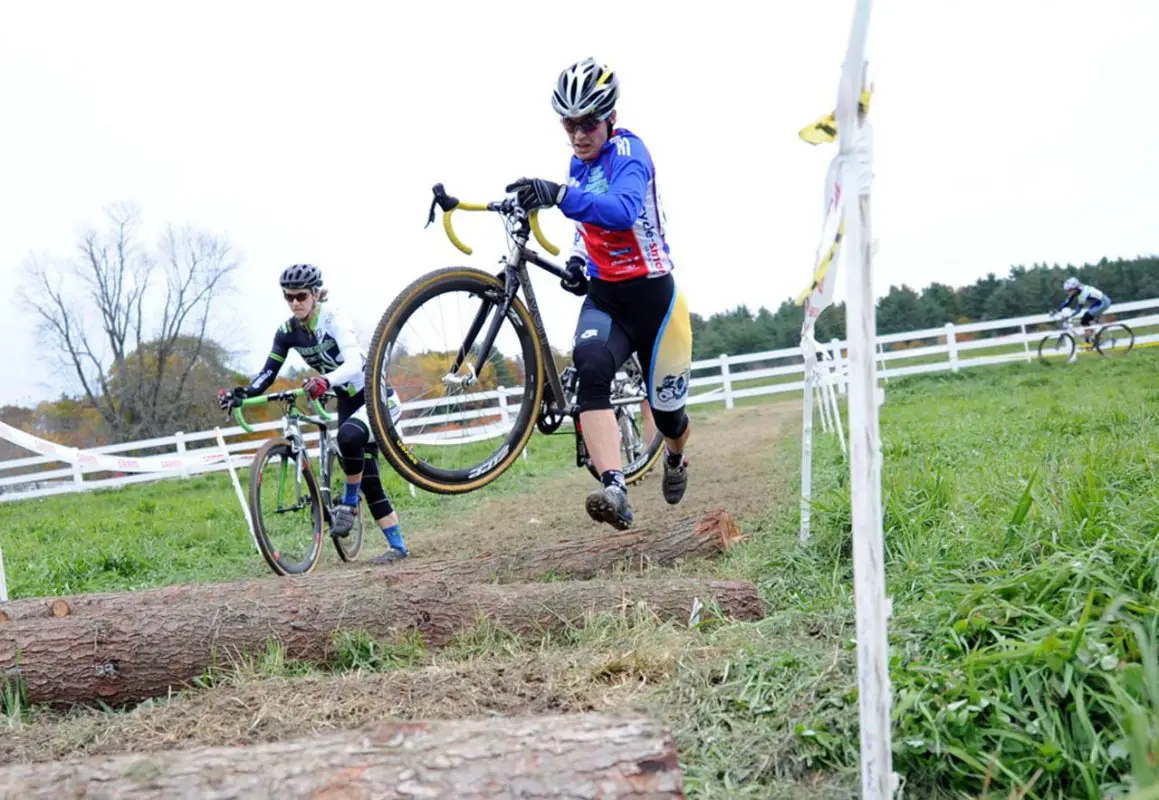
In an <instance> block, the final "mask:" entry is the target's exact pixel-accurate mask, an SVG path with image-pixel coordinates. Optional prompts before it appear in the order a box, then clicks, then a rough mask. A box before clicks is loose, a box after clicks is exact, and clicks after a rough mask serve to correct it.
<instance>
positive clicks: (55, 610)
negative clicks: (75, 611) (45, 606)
mask: <svg viewBox="0 0 1159 800" xmlns="http://www.w3.org/2000/svg"><path fill="white" fill-rule="evenodd" d="M49 611H50V612H51V613H52V616H54V617H67V616H68V615H69V612H70V611H71V609H70V608H69V607H68V603H66V602H65V601H64V600H62V599H61V598H59V597H58V598H56V599H55V600H53V601H52V605H51V606H50V607H49Z"/></svg>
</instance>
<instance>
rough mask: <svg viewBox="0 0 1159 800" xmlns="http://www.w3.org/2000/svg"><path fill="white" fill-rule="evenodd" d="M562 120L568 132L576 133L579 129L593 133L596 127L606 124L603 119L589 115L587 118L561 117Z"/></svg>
mask: <svg viewBox="0 0 1159 800" xmlns="http://www.w3.org/2000/svg"><path fill="white" fill-rule="evenodd" d="M560 122H562V123H563V129H564V130H565V131H567V132H568V133H575V132H576V131H577V130H578V131H583V132H584V133H591V132H592V131H594V130H595V129H596V128H598V127H600V126H601V125H603V124H604V121H603V120H600V119H595V118H593V117H588V118H586V119H567V118H566V117H565V118H563V119H561V120H560Z"/></svg>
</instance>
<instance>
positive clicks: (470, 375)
mask: <svg viewBox="0 0 1159 800" xmlns="http://www.w3.org/2000/svg"><path fill="white" fill-rule="evenodd" d="M432 191H433V192H434V200H433V201H432V202H431V208H430V214H429V216H428V219H427V225H430V224H431V223H432V222H434V218H435V207H436V206H438V207H439V208H441V209H442V210H443V229H444V230H445V231H446V234H447V238H449V239H450V240H451V243H452V244H454V245H455V247H457V248H458V249H459V250H461V251H462V252H464V253H466V254H467V255H470V254H471V252H472V250H471V248H470V247H468V246H467V245H465V244H463V242H462V241H461V240H460V239H459V237H458V236H456V235H455V229H454V227H453V226H452V224H451V214H452V213H453V212H454V211H455V210H457V209H462V210H465V211H493V212H496V213H498V214H499V215H500V216H502V217H503V220H504V223H505V225H506V228H507V234H508V238H509V239H510V248H509V250H508V253H507V255H506V256H502V257H501V258H500V259H499V260H500V263H501V264H502V266H503V271H502V273H500V274H499V275H498V276H497V277H499V278H501V279H502V280H503V296H502V298H499V297H484V298H483V302H482V304H481V305H480V308H479V310H478V311H477V312H476V314H475V318H474V319H473V320H472V322H471V325H470V327H469V329H468V331H467V334H466V336H465V338H464V340H463V343H462V345H460V347H459V350H458V352H457V353H456V356H455V360H454V363H453V364H452V365H451V368H450V370H449V371H448V372H447V373H446V375H444V376H443V383H444V385H445V386H448V387H451V386H454V387H457V388H460V389H462V388H467V387H469V386H471V385H472V384H473V383H474V382H475V381H476V380H478V376H479V375H480V374H481V373H482V371H483V367H484V365H485V364H486V363H487V359H488V356H489V355H490V353H491V348H492V346H493V345H494V343H495V339H496V337H497V336H498V335H499V328H500V326H501V325H502V324H503V320H504V318H505V317H507V316H508V315H509V314H510V312H511V305H512V303H513V302H514V300H515V297H516V295H518V293H519V290H520V288H522V289H523V295H524V300H525V304H526V306H527V310H528V312H529V313H530V315H531V321H532V326H533V329H534V335H535V336H536V338H537V339H538V340H539V345H540V350H541V352H542V353H543V354H544V356H543V358H542V359H541V364H542V365H543V371H544V373H545V375H544V377H545V378H546V379H547V387H546V389H545V396H544V398H543V402H542V405H541V407H540V409H539V414H538V417H537V419H536V426H537V427H538V428H539V430H540V432H541V433H544V434H551V433H554V432H555V431H556V430H557V429H558V428H559V426H560V424H562V422H563V417H564V416H570V417H572V418H573V419H574V420H575V438H576V466H580V467H582V466H583V465H584V464H585V463H586V460H587V458H588V453H587V447H586V445H585V442H584V438H583V433H582V428H581V425H580V421H579V414H578V413H577V411H576V402H575V391H574V389H575V386H574V382H573V381H571V380H570V379H571V378H572V377H573V376H574V372H575V370H574V367H568V368H567V369H565V370H564V371H563V373H561V372H560V369H559V366H558V365H557V364H556V363H555V357H554V355H553V354H552V350H551V344H550V342H549V341H548V338H547V329H546V327H545V326H544V324H543V317H542V315H541V314H540V311H539V304H538V303H537V302H536V299H535V290H534V288H533V287H532V285H531V278H530V275H529V272H528V269H527V265H528V264H534V265H535V266H537V267H539V268H540V269H543V270H544V271H545V272H548V273H550V274H551V275H554V276H555V277H557V278H561V279H562V278H564V276H565V275H566V272H565V270H564V269H563V268H561V267H560V266H558V265H557V264H554V263H552V262H551V261H549V260H548V259H546V258H544V257H543V256H541V255H540V254H539V253H537V252H536V251H535V250H534V249H532V248H531V247H529V246H528V241H529V239H530V238H531V236H532V235H534V236H535V239H536V241H538V242H539V244H540V245H541V246H542V247H543V248H544V249H545V250H547V251H548V252H550V253H551V254H552V255H559V252H560V251H559V248H558V247H556V246H555V245H553V244H552V243H551V242H549V241H547V239H546V238H545V237H544V235H543V231H542V230H541V229H540V227H539V223H538V211H532V212H531V213H530V214H529V213H527V212H526V211H525V210H524V209H523V208H522V207H521V206H520V205H519V204H518V202H517V201H516V200H515V199H513V198H507V199H505V200H501V201H496V202H491V203H463V202H461V201H460V200H459V199H458V198H456V197H452V196H450V195H448V194H447V193H446V191H445V190H444V188H443V185H442V184H441V183H440V184H435V186H434V187H433V189H432ZM492 308H494V309H496V311H497V313H496V314H495V316H494V317H493V318H492V319H491V322H490V324H489V325H488V327H487V330H486V332H485V333H484V334H483V339H482V343H481V344H480V345H479V348H478V350H477V353H476V356H475V362H474V364H466V362H467V359H468V354H469V353H471V351H472V349H473V348H474V347H475V342H476V339H477V338H478V337H479V334H480V333H482V332H483V325H484V323H485V322H486V321H487V317H488V316H489V315H490V313H491V310H492ZM464 364H466V368H467V371H468V372H467V374H466V375H460V374H459V371H460V370H461V369H462V368H463V366H464ZM639 369H640V367H639V361H638V358H637V356H636V354H634V353H633V354H632V357H631V364H630V366H627V369H626V371H627V372H628V378H629V380H631V379H632V377H633V373H634V372H636V373H638V372H639ZM565 375H567V376H568V378H569V381H568V382H569V384H570V385H569V386H565V385H564V376H565ZM623 383H624V382H623V381H622V379H620V378H616V379H615V381H614V382H613V393H616V391H617V389H622V388H623ZM569 390H570V391H569ZM646 399H647V396H646V394H645V395H642V396H637V395H633V396H628V397H613V398H612V401H611V402H612V406H613V408H614V409H618V408H619V407H621V406H629V405H634V404H639V403H641V402H642V401H643V400H646ZM619 416H620V415H619V414H617V417H619ZM621 427H622V425H621ZM621 435H622V436H624V435H626V434H624V432H623V431H621Z"/></svg>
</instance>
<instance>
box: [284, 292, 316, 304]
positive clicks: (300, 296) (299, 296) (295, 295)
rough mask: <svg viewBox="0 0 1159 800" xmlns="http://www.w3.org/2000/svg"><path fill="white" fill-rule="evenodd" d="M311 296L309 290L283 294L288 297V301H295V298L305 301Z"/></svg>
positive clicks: (301, 301) (300, 301)
mask: <svg viewBox="0 0 1159 800" xmlns="http://www.w3.org/2000/svg"><path fill="white" fill-rule="evenodd" d="M309 296H310V293H309V292H295V293H293V294H285V293H283V294H282V297H284V298H286V302H287V303H293V302H294V301H295V300H296V301H298V302H299V303H305V302H306V299H307V298H308V297H309Z"/></svg>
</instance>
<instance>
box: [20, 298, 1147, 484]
mask: <svg viewBox="0 0 1159 800" xmlns="http://www.w3.org/2000/svg"><path fill="white" fill-rule="evenodd" d="M1111 314H1112V315H1114V316H1115V317H1116V318H1117V319H1119V320H1121V321H1124V322H1128V323H1129V324H1130V325H1131V327H1132V328H1133V329H1134V330H1135V347H1139V346H1141V345H1149V344H1154V343H1156V342H1159V298H1155V299H1152V300H1140V301H1136V302H1130V303H1122V304H1116V305H1115V306H1113V307H1112V308H1111ZM1044 324H1049V325H1051V327H1050V328H1041V327H1040V326H1042V325H1044ZM1151 326H1155V327H1156V329H1157V330H1156V332H1154V333H1152V332H1150V331H1147V330H1143V331H1142V332H1141V330H1140V329H1145V328H1149V327H1151ZM1054 329H1055V328H1054V323H1052V322H1051V321H1050V319H1049V317H1048V316H1047V315H1046V314H1034V315H1031V316H1027V317H1018V318H1014V319H1003V320H993V321H989V322H971V323H968V324H964V325H953V324H947V325H945V326H942V327H940V328H927V329H924V330H917V331H907V332H905V333H891V334H886V335H882V336H878V337H877V351H878V364H879V371H878V377H879V379H880V380H882V381H884V382H888V381H889V380H890V379H891V378H898V377H901V376H905V375H918V374H922V373H930V372H948V371H952V372H957V371H959V370H960V369H964V368H968V367H979V366H988V365H993V364H1005V363H1009V362H1012V361H1032V360H1034V359H1036V358H1037V357H1038V354H1037V348H1038V343H1039V342H1040V341H1041V340H1042V338H1043V337H1044V336H1046V335H1047V334H1048V333H1049V332H1050V331H1051V330H1054ZM980 334H984V335H985V336H980ZM828 348H829V350H830V353H831V355H832V356H833V359H834V366H835V376H834V377H835V378H836V381H835V382H836V386H837V389H838V391H840V392H841V393H843V394H844V392H845V390H846V383H845V380H844V375H845V355H846V351H845V343H844V342H842V341H838V340H836V339H835V340H833V341H832V342H830V343H829V345H828ZM692 370H693V377H692V381H691V397H690V399H689V401H688V402H689V405H701V404H707V403H723V404H724V406H725V408H729V409H731V408H733V407H734V405H735V403H736V401H737V400H740V399H742V398H745V397H758V396H763V395H774V394H787V393H800V392H802V391H803V390H804V361H803V358H802V354H801V349H800V347H788V348H784V349H781V350H771V351H768V352H764V353H749V354H745V355H738V356H728V355H721V356H720V357H718V358H711V359H705V360H702V361H694V362H693V364H692ZM705 373H707V374H705ZM521 391H522V390H521V389H519V388H512V389H505V390H493V391H489V392H480V393H478V394H477V395H474V396H473V398H474V399H477V400H490V401H493V402H494V403H495V406H494V408H493V409H488V408H483V409H477V410H474V411H466V412H459V413H456V414H447V415H440V417H439V418H438V419H439V420H441V421H447V422H454V421H461V420H465V419H470V418H475V419H479V418H488V417H492V418H495V417H498V418H499V419H500V420H501V422H500V423H498V424H496V425H492V426H488V428H487V429H486V430H485V431H483V432H479V431H478V429H476V431H474V432H472V433H471V434H470V435H469V436H467V437H465V438H458V437H456V436H455V435H454V434H446V433H444V434H439V435H437V436H432V435H430V434H423V435H419V436H414V437H407V440H408V442H413V443H416V444H419V443H425V444H435V443H448V444H451V443H462V442H464V441H477V440H479V439H485V438H490V437H492V436H496V435H498V434H500V433H502V432H504V431H505V430H506V429H507V427H509V425H510V422H511V420H510V418H509V416H508V411H509V409H508V407H507V398H508V397H510V396H511V395H513V394H514V395H518V394H521ZM436 402H437V401H421V402H419V403H411V404H407V408H408V409H410V410H414V409H416V408H419V407H420V406H426V405H434V404H435V403H436ZM510 410H514V409H510ZM431 421H432V417H431V416H429V415H428V416H425V417H422V418H420V419H413V420H412V419H410V418H404V419H403V421H402V423H401V425H402V427H403V428H404V429H405V428H406V427H408V426H412V425H419V424H430V423H431ZM281 424H282V423H281V421H280V420H276V421H272V422H263V423H258V424H255V425H253V426H252V427H253V429H254V430H255V431H276V430H277V429H279V428H280V427H281ZM222 435H223V436H224V437H225V441H226V449H227V450H229V452H230V453H232V454H234V458H233V464H234V466H235V467H242V466H246V465H247V464H248V463H249V461H250V460H251V459H252V457H253V454H254V452H255V451H256V450H257V448H258V447H259V446H260V445H261V442H260V441H254V440H252V439H242V438H239V437H242V436H244V435H245V431H243V430H242V429H241V428H239V427H230V428H224V429H222ZM317 436H318V434H317V432H316V431H315V432H311V433H308V434H307V435H306V438H307V440H308V441H317ZM532 441H534V439H533V440H532ZM210 446H212V447H215V448H216V447H217V443H216V440H215V433H214V432H213V431H200V432H197V433H182V432H178V433H176V434H174V435H173V436H166V437H161V438H157V439H148V440H144V441H137V442H125V443H122V444H115V445H107V446H104V447H94V448H90V452H95V453H117V454H141V453H142V452H143V451H144V452H152V453H156V452H158V451H167V452H176V453H185V452H188V451H192V450H196V449H197V448H200V447H210ZM59 463H61V462H58V461H54V460H53V459H52V458H51V457H46V456H30V457H27V458H17V459H11V460H8V461H0V501H13V500H23V499H28V498H34V497H46V496H49V495H54V494H66V493H71V492H79V491H86V490H92V489H102V488H111V487H117V486H125V485H128V484H132V483H140V482H144V481H152V480H158V479H164V478H167V477H174V476H175V475H192V474H198V473H202V472H216V471H222V470H225V469H226V464H225V462H224V461H222V462H219V463H216V464H212V465H208V466H199V467H191V468H189V469H187V470H184V471H182V472H179V473H172V474H168V473H155V472H153V473H141V474H133V475H116V476H114V477H111V478H100V479H94V478H92V477H89V478H87V479H86V475H91V474H92V473H94V472H98V470H94V469H92V468H88V467H84V466H82V465H79V464H77V465H66V466H65V467H64V468H57V469H47V470H46V469H44V468H45V467H50V466H51V465H53V464H59ZM105 474H107V471H106V472H105Z"/></svg>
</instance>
